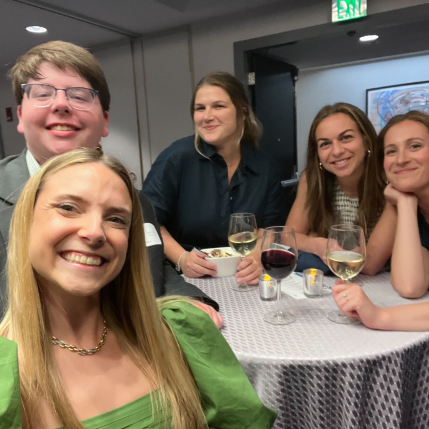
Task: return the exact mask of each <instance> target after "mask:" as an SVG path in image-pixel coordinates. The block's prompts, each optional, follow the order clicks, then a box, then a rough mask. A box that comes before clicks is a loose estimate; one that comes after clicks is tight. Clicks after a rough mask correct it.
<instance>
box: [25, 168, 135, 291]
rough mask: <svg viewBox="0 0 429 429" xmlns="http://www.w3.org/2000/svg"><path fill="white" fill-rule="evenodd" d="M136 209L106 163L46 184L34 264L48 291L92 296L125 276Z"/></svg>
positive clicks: (35, 227) (38, 209) (37, 215)
mask: <svg viewBox="0 0 429 429" xmlns="http://www.w3.org/2000/svg"><path fill="white" fill-rule="evenodd" d="M131 210H132V203H131V198H130V194H129V192H128V189H127V187H126V185H125V183H124V182H123V181H122V179H121V178H120V177H119V176H118V175H117V174H116V173H115V172H113V171H112V170H110V169H109V168H108V167H106V166H105V165H103V164H102V163H85V164H77V165H73V166H70V167H66V168H64V169H62V170H60V171H58V172H57V173H55V174H53V175H52V176H51V177H49V178H48V179H46V181H45V182H44V183H43V186H42V190H41V191H40V194H39V196H38V198H37V201H36V204H35V207H34V219H33V223H32V226H31V234H30V245H29V258H30V262H31V264H32V266H33V268H34V270H35V271H36V273H37V274H38V279H39V281H40V283H41V285H42V286H43V287H46V288H49V290H51V291H52V292H54V291H57V292H61V293H64V292H65V293H67V294H72V295H78V296H91V295H94V294H96V293H98V292H99V291H100V289H101V288H103V287H104V286H105V285H107V284H108V283H109V282H111V281H112V280H113V279H114V278H115V277H116V276H117V275H118V274H119V272H120V271H121V269H122V267H123V265H124V261H125V258H126V254H127V248H128V235H129V229H130V222H131Z"/></svg>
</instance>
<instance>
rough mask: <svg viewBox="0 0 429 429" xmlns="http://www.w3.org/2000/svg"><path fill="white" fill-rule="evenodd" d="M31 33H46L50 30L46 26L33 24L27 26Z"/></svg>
mask: <svg viewBox="0 0 429 429" xmlns="http://www.w3.org/2000/svg"><path fill="white" fill-rule="evenodd" d="M26 30H27V31H29V32H30V33H46V32H47V31H48V30H47V29H46V28H45V27H39V26H38V25H32V26H31V27H27V28H26Z"/></svg>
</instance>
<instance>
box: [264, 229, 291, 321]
mask: <svg viewBox="0 0 429 429" xmlns="http://www.w3.org/2000/svg"><path fill="white" fill-rule="evenodd" d="M261 252H262V253H261V262H262V267H263V268H264V272H265V273H266V274H268V275H269V276H270V277H271V278H273V279H274V280H276V282H277V309H276V310H275V311H270V312H268V313H266V314H264V320H265V321H266V322H268V323H271V324H273V325H289V324H291V323H293V322H295V321H296V317H295V315H294V314H292V313H290V312H285V311H284V309H283V308H282V305H281V296H282V289H281V282H282V280H283V279H285V278H286V277H287V276H288V275H289V274H291V273H292V271H293V270H294V269H295V267H296V263H297V259H298V250H297V248H296V239H295V231H294V230H293V228H290V227H288V226H272V227H270V228H265V230H264V235H263V237H262V246H261Z"/></svg>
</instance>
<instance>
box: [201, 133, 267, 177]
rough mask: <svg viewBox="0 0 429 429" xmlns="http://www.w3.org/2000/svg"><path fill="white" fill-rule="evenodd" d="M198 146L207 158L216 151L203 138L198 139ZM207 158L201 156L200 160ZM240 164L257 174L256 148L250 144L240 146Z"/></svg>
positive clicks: (258, 170)
mask: <svg viewBox="0 0 429 429" xmlns="http://www.w3.org/2000/svg"><path fill="white" fill-rule="evenodd" d="M200 148H201V152H202V153H203V154H204V155H206V156H207V157H209V158H213V157H215V156H216V155H218V153H217V152H216V149H215V148H214V146H212V145H211V144H208V143H206V142H205V141H204V140H202V139H200ZM218 156H220V155H218ZM204 159H207V158H205V157H203V156H202V157H201V158H200V160H204ZM241 165H242V166H243V167H244V168H246V169H247V170H249V171H251V172H252V173H255V174H259V173H260V165H259V163H258V156H257V149H256V148H255V147H252V146H246V145H242V146H241Z"/></svg>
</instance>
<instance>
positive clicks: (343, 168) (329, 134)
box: [316, 113, 366, 179]
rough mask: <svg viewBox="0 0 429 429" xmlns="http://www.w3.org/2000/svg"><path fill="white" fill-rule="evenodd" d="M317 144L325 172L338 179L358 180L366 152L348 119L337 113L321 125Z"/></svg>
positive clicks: (318, 129) (356, 127) (317, 132)
mask: <svg viewBox="0 0 429 429" xmlns="http://www.w3.org/2000/svg"><path fill="white" fill-rule="evenodd" d="M316 143H317V153H318V155H319V159H320V162H321V164H322V166H323V167H324V168H325V170H327V171H330V172H331V173H333V174H335V175H336V176H337V177H338V178H339V179H340V178H348V177H356V178H357V179H359V178H360V177H361V175H362V173H363V171H364V160H365V154H366V149H365V145H364V138H363V136H362V134H361V132H360V131H359V129H358V126H357V124H356V123H355V122H354V121H353V119H351V118H350V116H348V115H346V114H345V113H337V114H335V115H332V116H329V117H328V118H326V119H324V120H323V121H322V122H320V124H319V126H318V127H317V129H316Z"/></svg>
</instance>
